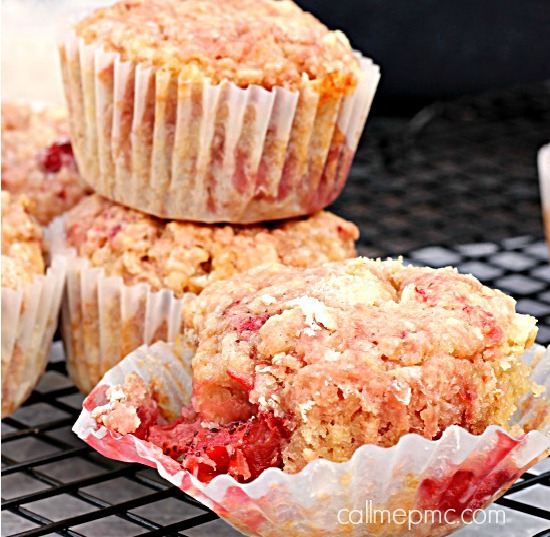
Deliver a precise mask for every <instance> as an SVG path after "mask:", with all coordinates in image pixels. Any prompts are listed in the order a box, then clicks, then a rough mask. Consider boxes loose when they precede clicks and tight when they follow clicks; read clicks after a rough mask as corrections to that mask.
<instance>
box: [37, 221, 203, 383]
mask: <svg viewBox="0 0 550 537" xmlns="http://www.w3.org/2000/svg"><path fill="white" fill-rule="evenodd" d="M47 236H48V239H49V242H50V245H51V251H52V254H53V255H55V256H58V257H63V258H65V259H66V262H67V286H66V290H65V293H64V296H63V303H62V307H61V331H62V336H63V341H64V344H65V352H66V356H67V370H68V372H69V376H70V377H71V379H72V381H73V382H74V383H75V384H76V386H77V387H78V388H79V389H80V390H82V391H83V392H84V393H88V392H90V390H91V389H92V388H93V387H94V386H95V385H96V384H97V383H98V382H99V381H100V380H101V377H102V376H103V375H104V374H105V373H106V372H107V371H108V370H109V369H110V368H112V367H113V366H115V365H116V364H118V363H119V362H120V361H121V360H122V359H123V358H124V357H125V356H126V355H127V354H128V353H130V352H131V351H133V350H135V349H137V348H138V347H139V346H141V345H143V344H151V343H154V342H155V341H159V340H164V341H174V340H175V339H176V337H177V335H178V334H179V333H181V325H182V317H183V314H182V312H183V308H184V307H185V304H187V303H188V301H189V300H192V299H193V298H194V297H195V295H194V294H192V293H186V294H185V295H184V296H183V297H181V298H176V296H175V295H174V293H173V292H172V291H171V290H170V289H161V290H159V291H153V290H152V288H151V286H150V285H148V284H146V283H142V284H138V285H132V286H130V285H126V284H125V283H124V281H123V279H122V277H121V276H108V275H106V273H105V270H104V269H103V268H98V267H92V266H91V265H90V263H89V260H88V259H87V258H84V257H79V256H78V255H77V253H76V251H75V250H74V249H73V248H68V247H67V246H66V245H65V228H64V220H63V218H59V219H56V220H55V221H54V222H53V223H52V224H51V225H50V227H49V228H48V231H47Z"/></svg>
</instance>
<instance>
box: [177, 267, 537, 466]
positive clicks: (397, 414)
mask: <svg viewBox="0 0 550 537" xmlns="http://www.w3.org/2000/svg"><path fill="white" fill-rule="evenodd" d="M514 305H515V302H514V300H513V299H511V298H510V297H508V296H507V295H505V294H503V293H501V292H499V291H493V290H491V289H488V288H487V287H484V286H482V285H481V284H480V283H479V282H478V281H477V280H476V279H475V278H473V277H472V276H466V275H462V274H459V273H458V272H456V271H455V270H453V269H450V268H447V269H439V270H435V269H429V268H416V267H412V266H409V267H405V266H403V264H402V263H401V262H400V261H385V262H380V261H373V260H368V259H366V258H359V259H354V260H349V261H344V262H340V263H336V264H328V265H324V266H322V267H318V268H309V269H305V270H304V269H296V268H289V267H282V266H272V267H269V268H265V269H262V270H253V271H251V272H249V273H247V274H246V275H241V276H239V279H238V281H237V280H236V279H232V280H229V281H227V282H224V283H220V284H216V285H213V286H211V287H210V288H209V289H207V290H206V291H205V292H204V293H203V294H201V296H200V297H199V298H198V299H197V300H196V301H194V302H193V304H191V305H190V308H189V309H188V310H187V312H186V318H185V321H186V325H187V326H188V327H189V332H188V335H189V337H190V338H191V340H192V342H193V343H194V344H195V345H196V354H195V357H194V359H193V372H194V381H193V382H194V383H193V405H194V409H195V411H196V412H197V413H198V415H199V416H200V418H201V420H202V421H204V422H208V423H215V424H216V426H219V425H221V426H225V425H228V424H231V423H233V422H242V421H247V420H250V419H252V418H253V417H255V418H256V421H257V420H259V419H261V416H273V417H274V418H276V419H279V420H282V422H283V424H284V425H285V428H286V430H288V431H289V433H290V437H289V439H288V441H287V442H283V444H282V467H283V469H284V470H285V471H287V472H291V473H294V472H297V471H299V470H301V469H302V468H303V467H304V466H305V465H306V464H307V463H308V462H309V461H311V460H314V459H317V458H324V459H329V460H333V461H336V462H341V461H346V460H348V459H349V458H350V457H351V455H352V454H353V452H354V451H355V449H357V447H358V446H361V445H363V444H374V445H378V446H391V445H394V444H396V443H397V441H398V440H399V438H401V437H402V436H403V435H405V434H407V433H416V434H419V435H421V436H423V437H424V438H428V439H433V438H438V437H439V436H440V435H441V433H442V432H443V431H444V430H445V429H446V428H447V427H449V426H450V425H453V424H455V425H460V426H461V427H463V428H465V429H466V430H468V431H469V432H471V433H472V434H481V433H482V432H483V431H484V430H485V428H486V427H487V426H489V425H491V424H492V425H505V424H506V423H507V422H508V420H509V418H510V416H511V414H512V412H513V411H514V410H515V408H516V407H515V401H516V400H517V398H518V397H519V395H520V394H521V393H524V392H525V391H526V390H527V388H528V386H527V384H526V383H527V377H528V370H527V368H526V367H525V366H524V365H523V364H522V362H521V360H520V357H521V355H522V354H523V352H524V351H525V349H526V348H528V347H529V346H530V345H531V344H532V343H533V342H534V338H535V334H536V328H535V319H534V318H533V317H530V316H526V315H519V314H517V313H515V309H514Z"/></svg>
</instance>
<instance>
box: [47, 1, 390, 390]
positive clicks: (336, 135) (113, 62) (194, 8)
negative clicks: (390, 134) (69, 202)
mask: <svg viewBox="0 0 550 537" xmlns="http://www.w3.org/2000/svg"><path fill="white" fill-rule="evenodd" d="M60 52H61V64H62V71H63V80H64V86H65V94H66V98H67V103H68V108H69V118H70V127H71V140H72V144H73V150H74V155H75V158H76V161H77V163H78V168H79V171H80V173H81V175H82V177H83V178H84V180H85V181H86V183H87V184H88V185H89V186H90V187H92V188H93V189H94V190H95V192H96V194H94V195H92V196H90V197H87V198H85V199H84V200H83V201H81V202H80V203H79V204H78V205H77V206H76V207H74V208H73V209H72V210H71V211H69V213H68V214H67V215H65V217H64V218H63V219H62V220H59V221H56V222H54V223H53V224H52V226H51V228H50V237H51V240H52V252H53V254H54V255H62V256H64V257H65V258H67V259H68V261H69V262H68V266H69V269H68V276H67V292H66V298H65V300H64V303H63V307H62V332H63V337H64V341H65V346H66V351H67V359H68V368H69V373H70V375H71V377H72V379H73V380H74V382H75V383H76V384H77V386H79V388H81V389H82V390H83V391H85V392H88V391H90V390H91V389H92V388H93V386H95V385H96V384H97V382H98V381H99V380H100V379H101V377H102V376H103V374H104V373H105V372H106V371H107V370H108V369H110V368H111V367H112V366H113V365H115V364H116V363H118V362H119V361H120V360H121V359H122V358H123V357H124V356H125V355H126V354H128V353H129V352H130V351H132V350H133V349H135V348H137V347H138V346H140V345H142V344H144V343H152V342H154V341H157V340H166V341H173V340H174V339H175V338H176V337H177V335H178V333H180V332H181V323H182V311H183V309H184V307H185V304H186V302H187V301H188V300H190V299H192V298H193V297H194V296H195V295H196V294H198V293H200V292H201V291H202V290H203V289H204V288H205V287H207V286H208V285H209V284H211V283H212V282H214V281H218V280H223V279H226V278H228V277H229V276H231V275H233V274H235V273H236V272H241V271H245V270H247V269H249V268H251V267H255V266H258V265H262V264H265V263H272V262H278V263H283V264H286V265H292V266H297V267H307V266H312V265H319V264H322V263H325V262H328V261H338V260H343V259H346V258H349V257H353V256H354V255H355V248H354V240H355V239H357V237H358V231H357V228H356V227H355V226H354V225H353V224H351V223H349V222H346V221H345V220H343V219H341V218H339V217H337V216H335V215H333V214H331V213H328V212H324V211H322V209H323V208H324V207H326V206H327V205H329V204H330V203H331V202H332V201H333V200H334V199H335V198H336V197H337V196H338V194H339V193H340V191H341V190H342V188H343V186H344V183H345V180H346V177H347V174H348V171H349V167H350V164H351V161H352V158H353V154H354V152H355V149H356V146H357V143H358V140H359V137H360V135H361V132H362V129H363V126H364V122H365V119H366V116H367V113H368V110H369V107H370V104H371V101H372V98H373V95H374V91H375V88H376V85H377V83H378V79H379V70H378V68H377V67H376V66H374V65H373V64H372V62H371V61H370V60H367V59H364V58H363V57H361V55H360V54H358V53H356V52H354V51H353V50H352V49H351V47H350V45H349V43H348V41H347V39H346V38H345V36H344V35H343V34H342V33H340V32H337V31H336V32H334V31H329V30H328V29H327V28H326V27H325V26H324V25H323V24H321V23H320V22H319V21H317V20H316V19H315V18H314V17H313V16H312V15H310V14H308V13H305V12H303V11H302V10H300V8H298V7H297V6H296V5H295V4H294V3H293V2H291V1H290V0H230V1H224V2H218V1H216V0H185V1H182V0H153V1H150V0H147V1H146V0H136V1H131V2H120V3H117V4H114V5H112V6H110V7H106V8H102V9H98V10H96V11H95V12H94V13H93V14H91V15H90V16H88V17H87V18H85V19H83V20H81V21H80V22H79V23H77V24H76V25H75V26H74V27H73V28H72V30H71V31H70V32H69V33H68V35H67V36H66V38H65V39H64V41H63V42H62V44H61V47H60Z"/></svg>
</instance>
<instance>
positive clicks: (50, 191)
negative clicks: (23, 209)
mask: <svg viewBox="0 0 550 537" xmlns="http://www.w3.org/2000/svg"><path fill="white" fill-rule="evenodd" d="M2 189H3V190H8V191H9V192H11V193H12V194H25V195H26V196H28V197H29V198H30V199H31V200H32V201H33V202H34V203H33V204H31V205H30V206H29V207H28V209H29V210H30V211H31V212H32V214H33V215H34V216H36V218H37V220H38V221H39V222H40V223H41V224H42V225H46V224H48V223H49V222H50V220H51V219H52V218H54V217H55V216H58V215H60V214H62V213H64V212H65V211H67V209H69V208H70V207H72V206H74V205H75V204H76V203H77V202H78V200H80V198H81V197H82V196H83V195H84V194H85V192H86V187H85V186H84V184H83V183H82V182H81V180H80V177H79V174H78V170H77V167H76V162H75V159H74V157H73V152H72V147H71V143H70V142H69V125H68V119H67V113H66V111H65V109H64V108H63V107H57V106H41V107H33V106H31V105H29V104H24V103H13V102H3V103H2Z"/></svg>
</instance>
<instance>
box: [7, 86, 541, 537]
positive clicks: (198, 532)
mask: <svg viewBox="0 0 550 537" xmlns="http://www.w3.org/2000/svg"><path fill="white" fill-rule="evenodd" d="M548 140H550V86H549V85H548V84H543V85H537V86H533V87H531V88H518V89H516V90H513V91H508V92H504V93H502V92H500V93H495V94H492V95H486V96H484V97H482V98H479V97H478V98H466V99H463V100H462V101H460V102H457V103H449V104H437V105H434V106H433V107H430V108H429V109H426V110H425V111H423V112H422V113H421V114H419V115H418V116H417V117H416V118H414V119H413V121H412V122H410V121H407V120H405V119H399V118H394V119H387V118H386V119H376V118H375V119H374V120H373V121H371V122H370V126H369V127H368V129H367V137H366V138H365V143H364V145H363V147H362V150H361V151H360V152H359V154H358V155H357V158H356V161H355V163H354V166H353V168H352V170H351V174H350V179H349V181H348V185H347V187H346V189H345V191H344V193H343V195H342V196H341V197H340V198H339V200H338V201H337V203H336V204H335V205H334V210H335V211H336V212H338V213H339V214H341V215H342V216H345V217H347V218H349V219H351V220H353V221H354V222H355V223H356V224H357V225H358V226H359V228H360V230H361V235H362V238H361V240H360V242H359V251H360V253H362V254H364V255H392V254H396V253H400V252H402V251H408V252H411V253H410V254H409V258H410V259H411V260H412V261H413V262H417V263H422V264H427V265H431V266H442V265H447V264H452V265H456V266H458V267H459V268H460V270H462V271H464V272H471V273H473V274H474V275H476V276H477V277H479V278H480V279H481V280H482V281H483V282H484V283H487V284H488V285H491V286H496V287H499V288H501V289H503V290H505V291H507V292H509V293H511V294H512V295H513V296H515V297H516V298H517V299H518V309H519V310H520V311H522V312H528V313H531V314H533V315H535V316H536V317H538V318H539V320H540V323H539V326H540V329H539V337H538V341H539V342H540V343H541V344H549V343H550V267H549V265H548V263H547V251H546V247H545V244H544V243H543V242H542V241H540V240H535V239H532V238H530V237H520V238H517V239H512V240H505V241H504V242H502V243H499V242H498V241H501V240H502V239H505V238H506V237H513V236H517V235H521V234H530V235H532V236H535V237H540V236H542V220H541V213H540V200H539V189H538V182H537V176H536V168H535V154H536V150H537V148H538V147H540V146H541V145H542V144H543V143H545V142H547V141H548ZM487 241H492V242H487ZM468 243H470V244H468ZM433 244H443V245H447V246H442V247H434V246H428V245H433ZM448 245H454V246H452V247H450V246H448ZM456 245H462V246H456ZM82 399H83V397H82V395H81V394H79V393H78V391H77V389H76V388H75V387H74V386H73V385H72V383H71V382H70V380H69V379H68V378H67V376H66V372H65V365H64V361H63V354H62V350H61V347H60V344H59V343H58V344H56V346H55V347H54V352H53V356H52V360H51V362H50V364H49V367H48V371H47V373H46V374H45V376H44V378H43V380H42V381H41V383H40V384H39V386H38V387H37V389H36V390H35V391H34V392H33V394H32V396H31V398H30V399H29V400H28V401H27V403H26V404H25V405H24V406H23V407H22V408H21V409H19V410H18V411H17V412H16V413H15V414H14V415H13V416H12V417H11V418H9V419H7V420H4V421H3V422H2V535H5V536H6V537H7V536H19V537H23V536H24V537H31V536H34V537H37V536H40V535H65V536H69V535H70V536H75V537H76V536H84V537H96V536H97V537H119V536H120V537H130V536H133V535H142V534H145V535H148V536H173V535H180V536H187V537H203V536H209V537H210V536H214V535H216V536H227V537H229V536H235V535H237V533H236V532H235V531H234V530H232V529H231V528H230V527H229V526H227V525H226V524H225V523H223V522H222V521H220V520H219V519H217V517H216V516H215V515H214V514H212V513H211V512H209V511H208V510H207V509H205V508H204V507H203V506H201V505H200V504H197V503H196V502H195V501H193V500H192V499H191V498H189V497H187V496H185V495H184V494H183V493H181V492H180V491H178V490H177V489H175V488H173V487H170V486H169V485H168V484H167V483H166V482H164V481H163V480H162V479H161V478H160V477H159V476H158V475H157V474H156V472H154V471H153V470H151V469H145V468H143V467H141V466H136V465H128V464H122V463H118V462H115V461H111V460H107V459H105V458H103V457H101V456H100V455H98V454H97V453H95V452H94V451H93V450H91V449H90V448H88V447H87V446H86V445H84V444H83V443H82V442H80V441H79V440H78V439H77V438H76V437H75V436H74V434H73V433H72V432H71V427H72V424H73V423H74V421H75V418H76V416H77V415H78V413H79V411H80V406H81V403H82ZM498 503H499V505H500V506H502V507H503V508H505V509H506V513H507V518H506V525H505V526H504V527H500V526H497V525H492V526H486V525H482V526H470V527H468V528H467V529H465V530H460V532H458V533H457V535H460V536H461V537H467V536H468V537H470V536H472V535H483V536H490V535H497V534H498V535H508V536H513V537H521V536H524V537H532V536H534V535H537V537H542V536H545V537H550V458H549V459H547V460H545V461H543V462H542V463H540V464H539V465H537V466H536V467H535V468H533V469H531V471H530V472H529V473H527V474H526V475H525V476H524V478H523V479H522V480H521V481H519V482H518V483H516V484H515V485H514V486H513V487H512V488H511V489H510V491H509V492H508V493H507V494H506V495H505V497H503V498H502V499H501V500H499V502H498Z"/></svg>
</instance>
